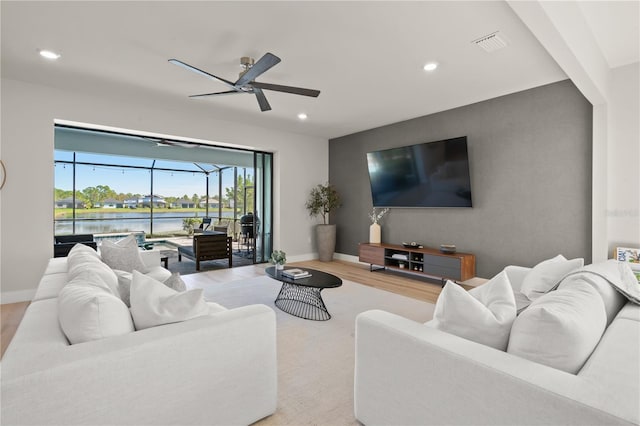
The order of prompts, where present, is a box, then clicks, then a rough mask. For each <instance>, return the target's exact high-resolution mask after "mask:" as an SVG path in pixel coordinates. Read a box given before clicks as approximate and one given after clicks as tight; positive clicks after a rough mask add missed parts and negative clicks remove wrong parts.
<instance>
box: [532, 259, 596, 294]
mask: <svg viewBox="0 0 640 426" xmlns="http://www.w3.org/2000/svg"><path fill="white" fill-rule="evenodd" d="M583 266H584V259H582V258H577V259H571V260H567V259H565V257H564V256H563V255H561V254H559V255H557V256H556V257H554V258H553V259H547V260H544V261H542V262H540V263H538V264H537V265H536V266H534V267H533V269H531V272H529V273H528V274H527V276H526V277H524V280H523V281H522V287H521V288H520V292H521V293H522V294H524V295H525V296H527V297H528V298H529V300H535V299H537V298H538V297H540V296H542V295H543V294H545V293H547V292H548V291H549V290H551V289H553V288H554V287H555V286H556V285H558V283H559V282H560V280H562V278H564V276H565V275H567V274H568V273H570V272H573V271H575V270H576V269H579V268H582V267H583Z"/></svg>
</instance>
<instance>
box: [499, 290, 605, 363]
mask: <svg viewBox="0 0 640 426" xmlns="http://www.w3.org/2000/svg"><path fill="white" fill-rule="evenodd" d="M606 324H607V316H606V312H605V308H604V303H603V302H602V298H601V297H600V295H599V294H598V292H597V291H596V290H595V289H594V288H593V287H591V286H590V285H588V284H585V283H578V282H576V283H574V285H571V286H568V287H566V288H562V289H558V290H556V291H552V292H550V293H547V294H545V295H543V296H541V297H540V298H538V299H536V300H535V301H534V302H533V303H531V305H530V306H529V307H528V308H527V309H526V310H525V311H524V312H522V313H521V314H520V315H519V316H518V317H517V318H516V320H515V321H514V323H513V327H512V328H511V335H510V337H509V346H508V349H507V352H509V353H511V354H513V355H516V356H519V357H521V358H525V359H528V360H530V361H533V362H537V363H539V364H544V365H548V366H549V367H553V368H557V369H559V370H563V371H566V372H568V373H572V374H576V373H577V372H578V371H580V368H582V365H583V364H584V363H585V361H586V360H587V359H588V358H589V355H591V352H593V349H594V348H595V347H596V345H597V344H598V341H599V340H600V337H601V336H602V333H603V332H604V330H605V327H606Z"/></svg>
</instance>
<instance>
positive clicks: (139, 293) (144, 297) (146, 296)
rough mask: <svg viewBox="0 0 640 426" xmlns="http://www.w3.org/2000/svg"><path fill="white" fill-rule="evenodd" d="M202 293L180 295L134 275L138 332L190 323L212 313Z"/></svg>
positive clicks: (133, 299)
mask: <svg viewBox="0 0 640 426" xmlns="http://www.w3.org/2000/svg"><path fill="white" fill-rule="evenodd" d="M202 293H203V290H202V289H200V288H199V289H194V290H189V291H185V292H177V291H175V290H173V289H170V288H169V287H167V286H166V285H164V284H163V283H161V282H160V281H157V280H154V279H153V278H151V277H147V276H146V275H143V274H141V273H139V272H138V271H133V277H132V279H131V315H132V316H133V322H134V324H135V327H136V329H137V330H142V329H145V328H149V327H154V326H157V325H162V324H169V323H173V322H180V321H186V320H188V319H192V318H195V317H199V316H202V315H207V314H208V313H209V310H210V308H209V306H208V305H207V303H206V302H205V301H204V298H203V297H202Z"/></svg>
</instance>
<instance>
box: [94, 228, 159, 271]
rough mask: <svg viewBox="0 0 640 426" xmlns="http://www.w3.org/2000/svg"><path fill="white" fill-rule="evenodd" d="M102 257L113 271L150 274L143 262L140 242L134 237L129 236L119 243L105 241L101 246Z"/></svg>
mask: <svg viewBox="0 0 640 426" xmlns="http://www.w3.org/2000/svg"><path fill="white" fill-rule="evenodd" d="M100 255H101V256H102V260H103V262H104V263H106V264H107V265H109V267H110V268H111V269H119V270H121V271H127V272H133V271H134V270H136V271H140V272H142V273H143V274H144V273H147V272H148V268H147V266H146V265H145V264H144V262H143V261H142V257H141V256H140V249H139V248H138V242H137V240H136V237H135V236H134V235H129V236H128V237H126V238H123V239H122V240H120V241H117V242H115V243H114V242H111V241H109V240H104V241H103V242H102V244H100Z"/></svg>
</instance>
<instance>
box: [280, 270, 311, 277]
mask: <svg viewBox="0 0 640 426" xmlns="http://www.w3.org/2000/svg"><path fill="white" fill-rule="evenodd" d="M281 274H282V275H283V276H285V277H287V278H293V279H294V280H295V279H298V278H306V277H310V276H311V274H310V273H309V271H305V270H304V269H299V268H294V269H285V270H284V271H282V272H281Z"/></svg>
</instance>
